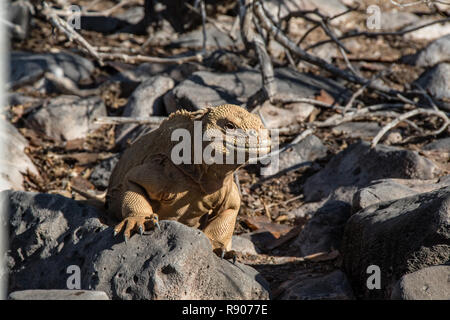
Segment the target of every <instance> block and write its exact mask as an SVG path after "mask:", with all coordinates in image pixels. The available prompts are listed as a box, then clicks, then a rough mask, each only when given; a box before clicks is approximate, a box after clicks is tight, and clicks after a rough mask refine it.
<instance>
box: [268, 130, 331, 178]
mask: <svg viewBox="0 0 450 320" xmlns="http://www.w3.org/2000/svg"><path fill="white" fill-rule="evenodd" d="M327 152H328V148H327V147H326V146H325V145H324V144H323V143H322V141H321V140H320V139H319V138H318V137H316V136H315V135H310V136H308V137H306V138H305V139H303V140H302V141H301V142H300V143H297V144H295V145H294V146H292V147H291V148H289V149H288V150H286V151H284V152H282V153H280V155H279V157H278V166H273V167H269V168H268V170H267V171H265V175H275V174H277V173H279V172H282V171H284V170H290V169H294V168H298V167H300V166H303V165H310V164H311V163H312V162H313V161H315V160H317V159H319V158H323V157H325V156H326V155H327Z"/></svg>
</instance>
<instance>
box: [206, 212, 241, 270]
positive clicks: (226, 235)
mask: <svg viewBox="0 0 450 320" xmlns="http://www.w3.org/2000/svg"><path fill="white" fill-rule="evenodd" d="M238 211H239V209H226V210H224V211H222V212H219V213H218V214H217V216H215V217H213V218H212V219H211V220H210V221H208V222H207V224H206V227H205V228H204V230H203V232H204V233H205V235H206V236H207V237H208V238H209V240H210V241H211V244H212V247H213V251H214V252H215V253H216V254H217V255H218V256H220V257H222V258H227V259H229V258H232V259H233V261H235V260H236V254H235V252H234V251H232V250H231V244H232V243H231V239H232V237H233V232H234V227H235V224H236V218H237V214H238Z"/></svg>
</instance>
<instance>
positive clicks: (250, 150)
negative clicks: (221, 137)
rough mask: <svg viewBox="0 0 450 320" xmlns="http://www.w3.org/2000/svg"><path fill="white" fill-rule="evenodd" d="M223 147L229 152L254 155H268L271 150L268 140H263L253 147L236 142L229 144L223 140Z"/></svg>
mask: <svg viewBox="0 0 450 320" xmlns="http://www.w3.org/2000/svg"><path fill="white" fill-rule="evenodd" d="M225 145H226V147H227V148H228V149H230V150H233V151H237V152H245V153H246V154H254V155H265V154H267V153H269V152H270V149H271V143H270V140H263V141H261V142H260V143H258V144H255V145H249V144H248V143H242V144H239V143H237V142H236V141H233V142H230V141H228V140H225Z"/></svg>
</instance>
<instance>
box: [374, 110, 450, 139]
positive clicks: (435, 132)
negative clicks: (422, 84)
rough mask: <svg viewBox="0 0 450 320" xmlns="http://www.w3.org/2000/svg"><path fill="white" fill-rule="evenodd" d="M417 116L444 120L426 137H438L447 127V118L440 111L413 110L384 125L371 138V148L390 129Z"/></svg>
mask: <svg viewBox="0 0 450 320" xmlns="http://www.w3.org/2000/svg"><path fill="white" fill-rule="evenodd" d="M418 114H425V115H434V116H438V117H440V118H442V119H443V120H444V123H443V125H442V126H441V128H439V129H438V130H436V131H432V132H430V133H427V134H426V135H427V136H428V135H438V134H440V133H441V132H443V131H444V130H445V129H446V128H447V127H448V125H449V123H450V121H449V119H448V117H447V115H446V114H445V113H444V112H442V111H436V110H429V109H415V110H411V111H409V112H407V113H405V114H402V115H400V116H398V117H397V118H396V119H394V120H393V121H392V122H390V123H388V124H387V125H385V126H384V127H383V128H381V130H380V131H379V132H378V133H377V135H376V136H375V137H374V138H373V140H372V143H371V145H370V146H371V148H374V147H375V146H376V145H377V143H378V142H379V141H380V139H381V138H382V137H383V136H384V135H385V134H386V133H387V132H388V131H389V130H391V129H392V128H394V127H395V126H396V125H398V124H399V123H400V122H402V121H405V120H406V119H408V118H411V117H414V116H416V115H418Z"/></svg>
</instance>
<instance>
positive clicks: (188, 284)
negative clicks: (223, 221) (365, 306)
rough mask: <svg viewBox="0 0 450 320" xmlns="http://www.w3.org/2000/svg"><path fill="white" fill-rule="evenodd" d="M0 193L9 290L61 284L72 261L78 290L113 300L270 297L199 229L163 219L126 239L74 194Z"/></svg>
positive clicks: (263, 285)
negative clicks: (72, 196) (6, 227)
mask: <svg viewBox="0 0 450 320" xmlns="http://www.w3.org/2000/svg"><path fill="white" fill-rule="evenodd" d="M0 196H1V199H0V201H1V203H2V205H3V209H4V212H5V213H7V214H8V213H9V215H10V219H9V221H10V222H9V232H10V250H9V253H8V268H9V270H10V273H9V292H12V291H17V290H27V289H67V281H68V277H69V275H70V274H67V268H68V267H69V266H78V267H79V268H80V275H81V279H80V284H81V289H84V290H99V291H104V292H106V293H107V295H108V296H109V298H111V299H267V298H268V297H269V293H268V291H267V289H266V288H267V284H266V282H265V281H264V279H262V278H261V276H260V275H259V274H258V273H257V272H256V270H254V269H253V268H251V267H248V266H246V265H242V264H240V263H236V264H232V263H231V262H229V261H227V260H223V259H220V258H219V257H217V256H216V255H215V254H214V253H213V252H212V250H211V245H210V243H209V240H208V239H207V238H206V236H205V235H204V234H203V232H201V231H199V230H196V229H194V228H190V227H187V226H185V225H183V224H181V223H178V222H175V221H161V230H157V229H155V230H152V231H149V232H146V233H145V234H144V235H143V236H139V235H134V236H133V237H131V239H130V240H129V241H128V243H125V242H124V241H123V238H122V237H120V236H117V237H113V231H112V228H110V227H107V226H106V225H103V224H102V223H100V221H99V219H98V216H99V212H98V211H96V210H95V209H93V208H91V207H89V206H85V205H82V204H80V203H78V202H76V201H74V200H71V199H67V198H65V197H62V196H58V195H49V194H39V193H26V192H13V191H5V192H3V193H1V194H0ZM5 216H7V215H3V216H2V217H5ZM3 223H5V222H4V221H3Z"/></svg>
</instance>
